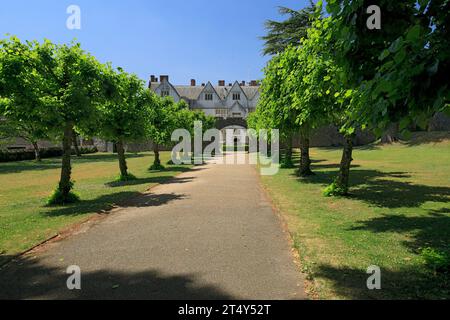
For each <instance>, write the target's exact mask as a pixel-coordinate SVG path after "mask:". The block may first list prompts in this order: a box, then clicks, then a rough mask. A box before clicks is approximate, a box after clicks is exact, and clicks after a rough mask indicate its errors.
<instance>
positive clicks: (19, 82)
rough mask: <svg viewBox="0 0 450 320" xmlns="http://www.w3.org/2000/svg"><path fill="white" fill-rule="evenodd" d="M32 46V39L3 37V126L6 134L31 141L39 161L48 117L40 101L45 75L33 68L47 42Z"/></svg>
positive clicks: (0, 76) (0, 56) (0, 71)
mask: <svg viewBox="0 0 450 320" xmlns="http://www.w3.org/2000/svg"><path fill="white" fill-rule="evenodd" d="M30 46H32V44H31V43H28V44H22V43H20V41H19V40H18V39H17V38H14V37H13V38H11V42H9V43H8V42H6V41H5V40H2V41H0V97H1V102H0V118H2V124H1V127H2V129H0V130H1V131H2V136H3V138H15V137H20V138H23V139H25V140H26V141H28V142H29V143H30V144H31V145H32V146H33V148H34V151H35V158H36V160H37V161H40V160H41V157H40V150H39V145H38V140H41V139H46V138H48V133H47V132H48V126H49V121H48V115H47V114H46V112H45V107H44V102H43V101H41V90H42V88H41V85H42V80H43V79H42V78H41V77H40V75H37V74H33V72H32V71H33V70H34V68H35V65H36V62H37V60H38V59H39V58H40V57H39V55H42V54H45V51H46V50H48V46H47V44H44V45H43V46H42V47H40V48H36V49H37V50H36V51H35V52H33V51H32V48H31V47H30ZM8 49H10V50H11V51H8ZM13 50H14V51H13Z"/></svg>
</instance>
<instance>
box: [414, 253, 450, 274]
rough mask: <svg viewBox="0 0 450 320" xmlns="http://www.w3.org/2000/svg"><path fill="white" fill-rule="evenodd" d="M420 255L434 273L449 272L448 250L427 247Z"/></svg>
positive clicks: (449, 258) (449, 255)
mask: <svg viewBox="0 0 450 320" xmlns="http://www.w3.org/2000/svg"><path fill="white" fill-rule="evenodd" d="M420 255H421V257H422V258H423V260H424V261H425V264H426V265H427V267H428V268H430V269H431V270H432V271H433V272H434V273H450V252H448V251H441V250H437V249H434V248H430V247H427V248H424V249H422V251H421V252H420Z"/></svg>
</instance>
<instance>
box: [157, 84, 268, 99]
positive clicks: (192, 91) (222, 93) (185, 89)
mask: <svg viewBox="0 0 450 320" xmlns="http://www.w3.org/2000/svg"><path fill="white" fill-rule="evenodd" d="M169 85H170V86H171V87H172V88H173V89H174V91H175V92H176V93H177V94H178V96H179V97H180V98H186V99H188V100H198V99H199V98H200V95H201V94H202V93H203V91H204V90H205V88H206V87H207V86H208V85H210V86H211V87H212V88H213V89H214V91H215V93H216V94H217V95H218V96H219V98H220V99H221V100H225V99H227V97H228V95H229V94H230V92H231V90H232V89H233V88H234V87H235V86H238V87H239V88H240V89H241V91H242V92H243V93H244V94H245V96H246V97H247V99H249V100H253V98H254V97H255V96H256V94H257V93H258V91H259V86H241V84H240V83H239V82H238V81H236V82H235V83H234V84H233V86H231V87H230V86H213V85H212V84H211V82H208V84H207V85H206V86H189V85H181V86H177V85H172V84H170V83H169ZM160 86H161V83H160V82H152V84H151V87H150V88H151V90H153V91H156V90H157V89H158V88H159V87H160Z"/></svg>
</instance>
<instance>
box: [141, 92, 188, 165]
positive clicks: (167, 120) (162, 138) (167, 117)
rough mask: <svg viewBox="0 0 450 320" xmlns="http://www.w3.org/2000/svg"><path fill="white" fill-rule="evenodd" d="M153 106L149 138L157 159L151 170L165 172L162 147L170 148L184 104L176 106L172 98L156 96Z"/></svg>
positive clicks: (148, 132)
mask: <svg viewBox="0 0 450 320" xmlns="http://www.w3.org/2000/svg"><path fill="white" fill-rule="evenodd" d="M153 98H154V101H155V102H154V103H153V104H152V107H153V108H152V111H153V112H152V117H151V121H150V125H149V127H148V131H147V136H148V137H149V138H150V139H151V141H152V143H153V152H154V154H155V159H154V162H153V164H152V166H151V167H150V170H155V171H157V170H164V166H163V165H162V164H161V157H160V149H161V146H168V145H170V144H171V143H172V141H171V139H172V132H173V131H174V130H175V129H177V125H178V120H179V118H177V112H178V111H179V108H180V106H183V103H181V104H180V103H179V104H176V103H175V102H174V101H173V99H172V97H159V96H156V95H154V96H153Z"/></svg>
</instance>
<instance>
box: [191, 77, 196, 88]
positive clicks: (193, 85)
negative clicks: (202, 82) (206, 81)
mask: <svg viewBox="0 0 450 320" xmlns="http://www.w3.org/2000/svg"><path fill="white" fill-rule="evenodd" d="M195 86H196V82H195V79H191V87H195Z"/></svg>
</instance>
